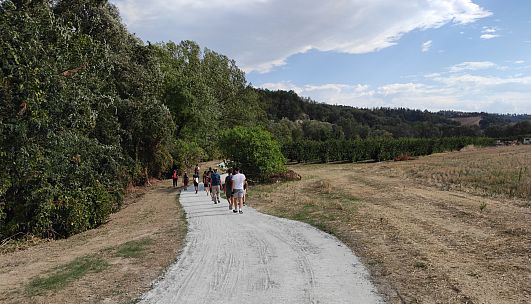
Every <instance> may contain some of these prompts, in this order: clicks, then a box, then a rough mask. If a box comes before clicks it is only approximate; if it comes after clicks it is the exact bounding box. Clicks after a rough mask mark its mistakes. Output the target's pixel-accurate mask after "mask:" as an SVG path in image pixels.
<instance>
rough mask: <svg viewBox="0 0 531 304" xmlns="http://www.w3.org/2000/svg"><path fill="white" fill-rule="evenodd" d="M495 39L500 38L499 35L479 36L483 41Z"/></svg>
mask: <svg viewBox="0 0 531 304" xmlns="http://www.w3.org/2000/svg"><path fill="white" fill-rule="evenodd" d="M496 37H500V35H495V34H483V35H481V36H479V38H481V39H485V40H488V39H493V38H496Z"/></svg>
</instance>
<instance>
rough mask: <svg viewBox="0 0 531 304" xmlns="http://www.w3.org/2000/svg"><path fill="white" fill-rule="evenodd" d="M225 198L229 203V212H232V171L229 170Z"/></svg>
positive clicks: (226, 178)
mask: <svg viewBox="0 0 531 304" xmlns="http://www.w3.org/2000/svg"><path fill="white" fill-rule="evenodd" d="M225 196H227V201H228V202H229V210H232V169H229V170H227V176H226V177H225Z"/></svg>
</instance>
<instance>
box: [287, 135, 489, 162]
mask: <svg viewBox="0 0 531 304" xmlns="http://www.w3.org/2000/svg"><path fill="white" fill-rule="evenodd" d="M492 144H493V140H492V139H490V138H483V137H449V138H436V139H429V138H399V139H392V138H374V139H366V140H327V141H313V140H302V141H297V142H293V143H292V144H286V145H284V146H283V147H282V152H283V154H284V156H285V157H286V158H287V159H289V160H292V161H297V162H331V161H364V160H374V161H384V160H393V159H395V158H397V157H399V156H401V155H406V154H407V155H410V156H420V155H429V154H432V153H436V152H444V151H452V150H459V149H462V148H463V147H465V146H467V145H476V146H487V145H492Z"/></svg>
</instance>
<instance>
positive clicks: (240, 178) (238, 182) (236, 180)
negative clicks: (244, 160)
mask: <svg viewBox="0 0 531 304" xmlns="http://www.w3.org/2000/svg"><path fill="white" fill-rule="evenodd" d="M244 182H245V175H243V174H242V173H238V174H236V175H233V176H232V183H233V185H234V189H241V190H243V184H244Z"/></svg>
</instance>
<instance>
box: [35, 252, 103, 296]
mask: <svg viewBox="0 0 531 304" xmlns="http://www.w3.org/2000/svg"><path fill="white" fill-rule="evenodd" d="M107 267H109V263H108V262H107V261H105V260H104V259H102V258H100V257H96V256H83V257H79V258H77V259H75V260H73V261H72V262H70V263H68V264H66V265H63V266H60V267H58V268H56V269H55V271H54V272H53V273H51V274H49V275H47V276H44V277H37V278H34V279H33V280H31V282H30V283H29V285H28V287H27V289H26V291H27V292H28V293H29V294H30V295H38V294H42V293H44V292H46V291H48V290H56V289H60V288H62V287H64V286H66V285H67V284H68V283H70V282H72V281H75V280H77V279H79V278H81V277H83V276H84V275H86V274H87V273H90V272H101V271H103V270H105V269H106V268H107Z"/></svg>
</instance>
